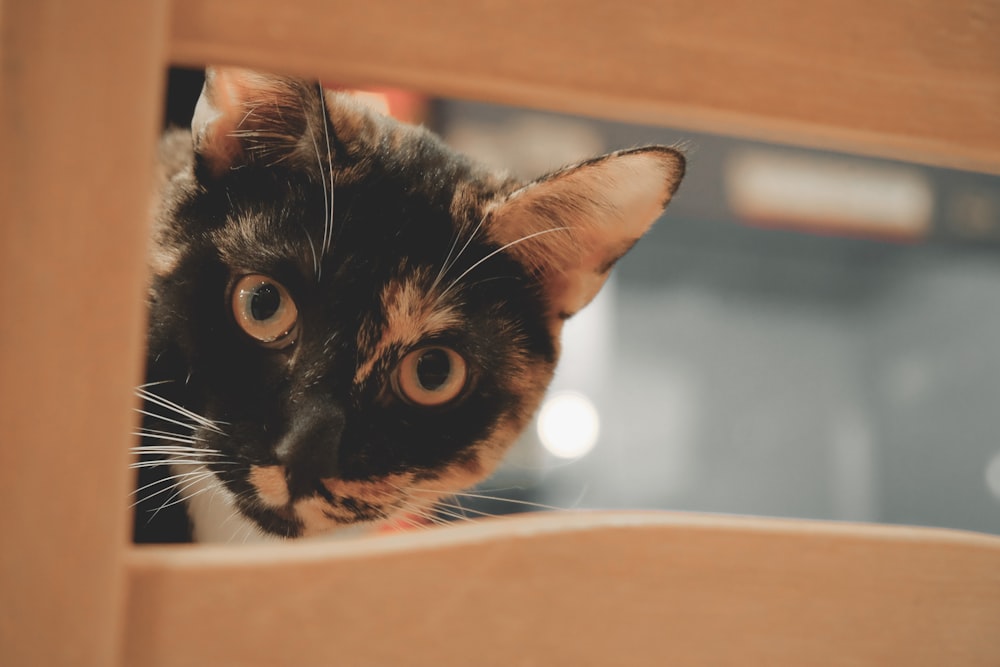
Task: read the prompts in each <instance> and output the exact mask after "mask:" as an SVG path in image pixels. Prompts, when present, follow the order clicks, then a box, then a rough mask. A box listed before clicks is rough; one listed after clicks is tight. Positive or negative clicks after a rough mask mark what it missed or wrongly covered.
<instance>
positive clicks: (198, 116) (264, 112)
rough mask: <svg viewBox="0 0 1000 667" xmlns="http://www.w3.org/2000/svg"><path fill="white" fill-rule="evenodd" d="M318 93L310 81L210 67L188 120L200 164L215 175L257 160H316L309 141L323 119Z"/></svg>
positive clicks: (314, 135) (264, 161) (277, 161)
mask: <svg viewBox="0 0 1000 667" xmlns="http://www.w3.org/2000/svg"><path fill="white" fill-rule="evenodd" d="M321 95H322V93H321V92H320V88H319V86H318V84H317V83H314V82H308V81H304V80H300V79H295V78H292V77H283V76H275V75H270V74H261V73H258V72H254V71H251V70H247V69H242V68H238V67H209V68H208V69H207V70H206V72H205V86H204V88H203V89H202V92H201V97H199V99H198V103H197V105H196V106H195V111H194V118H193V119H192V122H191V133H192V139H193V141H194V149H195V153H196V154H197V156H198V160H199V166H200V167H201V168H203V170H204V171H206V172H207V173H208V174H209V175H210V176H212V177H215V178H218V177H219V176H222V175H223V174H225V173H226V172H227V171H228V170H230V169H237V168H239V167H242V166H246V165H248V164H251V163H254V162H258V161H259V162H262V163H264V164H268V165H271V164H279V163H282V162H285V161H289V160H308V159H309V157H310V156H312V160H313V161H315V159H316V157H315V150H316V148H315V144H314V143H313V142H314V141H315V140H316V138H317V135H318V134H319V133H320V132H321V131H322V125H320V123H321V122H325V118H324V115H323V109H322V105H323V103H322V101H321V100H322V97H321ZM324 148H325V146H324ZM304 164H308V163H304Z"/></svg>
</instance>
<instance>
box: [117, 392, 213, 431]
mask: <svg viewBox="0 0 1000 667" xmlns="http://www.w3.org/2000/svg"><path fill="white" fill-rule="evenodd" d="M136 395H137V396H138V397H139V398H142V399H144V400H147V401H149V402H150V403H155V404H156V405H159V406H160V407H163V408H167V409H168V410H172V411H174V412H176V413H177V414H179V415H182V416H184V417H187V418H188V419H191V420H193V421H194V422H195V423H197V424H200V425H201V426H204V427H205V428H207V429H211V430H213V431H215V432H216V433H220V434H222V429H220V428H219V427H218V426H217V425H216V422H214V421H212V420H211V419H208V418H206V417H202V416H201V415H199V414H198V413H197V412H192V411H191V410H188V409H187V408H185V407H183V406H180V405H178V404H177V403H174V402H173V401H170V400H167V399H165V398H163V397H162V396H157V395H156V394H154V393H152V392H149V391H146V390H145V389H143V388H141V387H139V388H137V389H136ZM140 412H141V411H140ZM143 414H147V413H143ZM150 416H154V417H155V416H156V415H150Z"/></svg>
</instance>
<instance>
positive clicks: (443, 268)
mask: <svg viewBox="0 0 1000 667" xmlns="http://www.w3.org/2000/svg"><path fill="white" fill-rule="evenodd" d="M487 217H489V213H484V214H483V217H482V218H480V219H479V223H478V224H477V225H476V226H475V228H473V230H472V233H470V234H469V238H467V239H466V240H465V245H463V246H462V249H461V250H459V251H458V254H457V255H455V259H454V261H452V262H451V263H450V264H449V263H448V260H449V259H451V253H452V252H453V251H454V250H455V246H457V245H458V240H459V235H458V234H456V235H455V240H454V241H453V242H452V244H451V248H449V249H448V255H447V256H446V257H445V258H444V263H443V264H442V265H441V270H440V271H438V274H437V278H435V279H434V283H433V284H432V285H431V288H430V291H432V292H433V291H434V288H436V287H437V286H438V284H439V283H440V282H441V279H442V278H444V277H445V275H447V273H448V272H449V271H451V269H452V267H453V266H455V264H456V263H457V262H458V260H459V259H460V258H461V257H462V254H463V253H464V252H465V250H466V249H467V248H468V247H469V244H470V243H472V240H473V239H474V238H475V237H476V234H478V233H479V229H480V228H481V227H482V226H483V223H484V222H486V218H487Z"/></svg>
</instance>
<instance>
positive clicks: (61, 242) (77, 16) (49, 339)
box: [0, 0, 165, 667]
mask: <svg viewBox="0 0 1000 667" xmlns="http://www.w3.org/2000/svg"><path fill="white" fill-rule="evenodd" d="M0 16H2V18H0V21H2V23H0V160H2V164H3V172H2V176H0V188H2V191H0V295H2V298H0V303H2V306H3V309H2V315H0V535H2V538H0V540H2V541H3V546H2V547H0V664H2V665H9V666H11V667H14V666H20V665H46V666H53V665H93V666H95V667H96V666H98V665H100V666H104V665H113V664H116V662H117V659H118V656H119V653H120V647H121V644H120V638H121V633H120V631H121V623H122V621H123V617H122V601H123V599H124V584H125V577H124V569H123V558H124V549H125V544H126V540H127V539H128V537H127V531H126V528H127V525H128V509H127V507H128V494H129V486H130V484H131V475H130V473H129V471H128V469H127V464H128V461H129V454H128V447H129V444H130V442H129V440H130V437H129V432H130V431H131V430H132V428H133V419H132V416H133V413H132V410H131V408H132V406H133V400H132V396H131V392H132V387H133V386H134V385H135V384H136V383H137V382H138V381H139V378H140V377H141V368H140V365H141V359H142V330H143V324H142V321H143V307H142V303H143V292H144V284H145V268H144V264H145V262H144V255H145V252H144V248H145V245H146V234H147V222H146V211H147V209H148V202H147V197H148V192H149V189H150V188H149V186H150V185H151V179H150V177H151V165H152V160H153V149H154V146H155V134H156V131H157V125H158V123H159V117H160V104H161V101H160V99H161V86H162V83H163V82H162V74H161V72H162V64H163V62H164V45H165V30H164V25H165V12H164V5H163V3H160V2H156V1H147V0H144V1H143V2H114V1H111V0H94V1H92V2H87V3H82V2H68V1H62V2H60V1H57V0H31V1H23V2H17V1H15V2H10V1H6V2H4V3H3V5H2V7H0Z"/></svg>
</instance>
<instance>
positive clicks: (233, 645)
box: [127, 512, 1000, 667]
mask: <svg viewBox="0 0 1000 667" xmlns="http://www.w3.org/2000/svg"><path fill="white" fill-rule="evenodd" d="M289 547H290V548H289ZM129 571H130V586H129V589H130V594H129V603H128V615H129V619H130V630H129V637H128V639H127V644H128V651H127V656H128V659H127V663H128V664H143V665H148V666H149V667H170V666H175V665H177V666H179V665H191V664H239V665H247V666H254V665H261V666H263V665H278V664H330V665H413V666H420V665H427V666H428V667H431V666H435V667H441V666H453V667H461V666H466V665H483V666H489V665H497V666H506V665H615V666H622V665H636V666H640V665H644V666H645V665H789V666H795V667H800V666H802V665H878V666H880V667H881V666H886V665H906V666H907V667H916V666H921V665H926V666H928V667H938V666H941V665H962V666H964V667H993V666H995V665H997V664H1000V638H998V635H997V620H998V619H1000V538H996V537H987V536H981V535H976V534H972V533H960V532H953V531H945V530H930V529H911V528H899V527H896V528H890V527H885V526H852V525H837V524H821V523H815V522H793V521H779V520H762V519H736V518H723V517H709V516H692V515H671V514H666V513H655V512H653V513H609V514H600V513H598V514H594V513H564V514H547V515H534V516H527V517H519V518H516V519H506V520H502V521H492V522H486V523H484V522H480V523H479V524H478V525H465V526H461V527H456V528H448V529H435V530H432V531H428V532H425V533H421V534H403V535H399V536H393V537H388V538H377V539H366V540H360V541H355V542H342V543H313V544H308V543H300V544H295V545H284V546H283V545H278V546H275V547H265V548H259V549H253V550H247V549H241V548H239V547H229V548H226V547H212V548H203V549H198V550H193V549H171V548H149V549H140V550H136V551H135V552H133V553H132V555H131V558H130V568H129ZM234 628H235V630H236V631H235V632H233V631H232V630H233V629H234ZM277 628H282V630H281V633H280V638H279V637H278V636H276V629H277ZM150 655H155V656H156V658H155V659H153V660H150V659H149V656H150Z"/></svg>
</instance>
